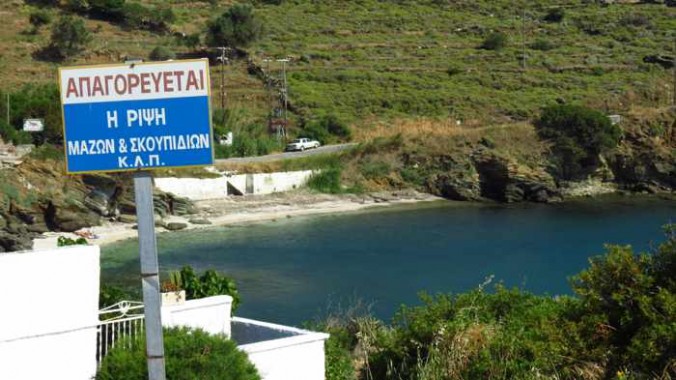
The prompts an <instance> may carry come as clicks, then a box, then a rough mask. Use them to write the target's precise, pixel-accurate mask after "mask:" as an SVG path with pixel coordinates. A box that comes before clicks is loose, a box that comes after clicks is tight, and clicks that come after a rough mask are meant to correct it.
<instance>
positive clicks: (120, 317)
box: [96, 301, 145, 365]
mask: <svg viewBox="0 0 676 380" xmlns="http://www.w3.org/2000/svg"><path fill="white" fill-rule="evenodd" d="M142 313H143V303H142V302H133V301H122V302H118V303H116V304H115V305H112V306H109V307H107V308H105V309H101V310H100V311H99V319H103V318H104V316H105V318H107V319H104V320H102V321H101V322H99V325H98V326H97V336H96V362H97V363H98V364H99V365H100V364H101V360H103V357H104V356H105V355H106V354H107V353H108V351H110V350H111V349H112V348H113V347H115V346H116V345H118V344H124V345H125V347H127V348H131V342H132V339H133V338H136V337H138V336H140V335H141V334H144V333H145V318H144V316H143V314H142ZM125 337H129V338H130V339H124V340H122V341H121V342H122V343H120V339H121V338H125Z"/></svg>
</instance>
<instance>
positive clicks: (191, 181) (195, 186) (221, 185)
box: [155, 177, 228, 201]
mask: <svg viewBox="0 0 676 380" xmlns="http://www.w3.org/2000/svg"><path fill="white" fill-rule="evenodd" d="M155 186H157V187H158V188H159V189H160V190H162V191H165V192H168V193H173V194H176V195H178V196H180V197H185V198H188V199H191V200H194V201H203V200H207V199H220V198H225V197H227V196H228V179H227V178H226V177H221V178H174V177H168V178H155Z"/></svg>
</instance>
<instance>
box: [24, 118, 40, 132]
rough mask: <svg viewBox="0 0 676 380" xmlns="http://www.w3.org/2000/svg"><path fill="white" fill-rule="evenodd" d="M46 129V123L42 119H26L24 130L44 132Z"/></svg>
mask: <svg viewBox="0 0 676 380" xmlns="http://www.w3.org/2000/svg"><path fill="white" fill-rule="evenodd" d="M44 129H45V123H44V121H43V120H42V119H24V121H23V130H24V131H26V132H42V131H43V130H44Z"/></svg>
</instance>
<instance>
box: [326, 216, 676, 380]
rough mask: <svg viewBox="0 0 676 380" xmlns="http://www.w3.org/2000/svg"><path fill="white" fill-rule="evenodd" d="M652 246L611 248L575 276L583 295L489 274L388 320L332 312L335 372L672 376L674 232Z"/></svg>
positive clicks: (364, 375)
mask: <svg viewBox="0 0 676 380" xmlns="http://www.w3.org/2000/svg"><path fill="white" fill-rule="evenodd" d="M665 232H666V235H667V236H666V241H664V242H663V243H662V244H660V245H659V247H657V249H656V250H655V251H654V252H651V253H641V254H634V252H633V251H632V249H631V247H628V246H612V245H611V246H608V247H607V248H606V254H605V255H603V256H599V257H595V258H593V259H591V260H590V266H589V268H587V269H585V270H584V271H582V272H581V273H579V274H578V275H576V276H574V277H573V278H572V279H571V285H572V287H573V291H574V292H575V296H572V297H549V296H536V295H533V294H530V293H528V292H525V291H522V290H519V289H506V288H505V287H503V286H501V285H497V286H496V287H495V288H494V290H493V291H489V290H488V289H486V287H487V285H488V283H489V281H487V282H486V283H485V284H483V285H481V286H479V287H478V288H476V289H475V290H473V291H470V292H467V293H461V294H439V295H434V296H432V295H425V294H423V295H422V296H421V300H422V305H420V306H413V307H406V306H404V307H402V308H401V309H400V311H399V312H398V313H397V315H396V316H395V317H394V319H393V321H392V322H391V323H390V324H385V323H383V322H382V321H379V320H376V319H374V318H373V317H371V316H369V315H368V313H360V312H354V311H352V312H350V313H346V314H339V315H334V316H331V317H329V318H327V319H326V320H325V321H324V322H322V323H321V324H320V327H323V328H324V329H325V330H326V331H328V332H330V333H331V338H330V339H329V342H328V344H327V379H330V380H338V379H340V380H343V379H355V378H358V379H374V380H375V379H417V380H426V379H429V380H439V379H475V378H476V379H534V378H556V379H590V380H591V379H618V380H620V379H622V380H624V379H664V380H666V379H671V378H673V376H675V375H676V334H674V329H675V328H676V307H675V305H676V286H675V285H676V283H675V282H674V279H673V273H674V270H676V268H675V267H674V263H675V262H676V261H675V259H676V230H675V229H674V226H673V225H672V226H667V227H666V229H665Z"/></svg>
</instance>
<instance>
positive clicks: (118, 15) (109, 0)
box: [89, 0, 125, 22]
mask: <svg viewBox="0 0 676 380" xmlns="http://www.w3.org/2000/svg"><path fill="white" fill-rule="evenodd" d="M124 5H125V0H89V12H90V13H91V15H92V16H94V17H97V18H100V19H103V20H108V21H113V22H121V21H122V20H123V19H124V12H123V9H124Z"/></svg>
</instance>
